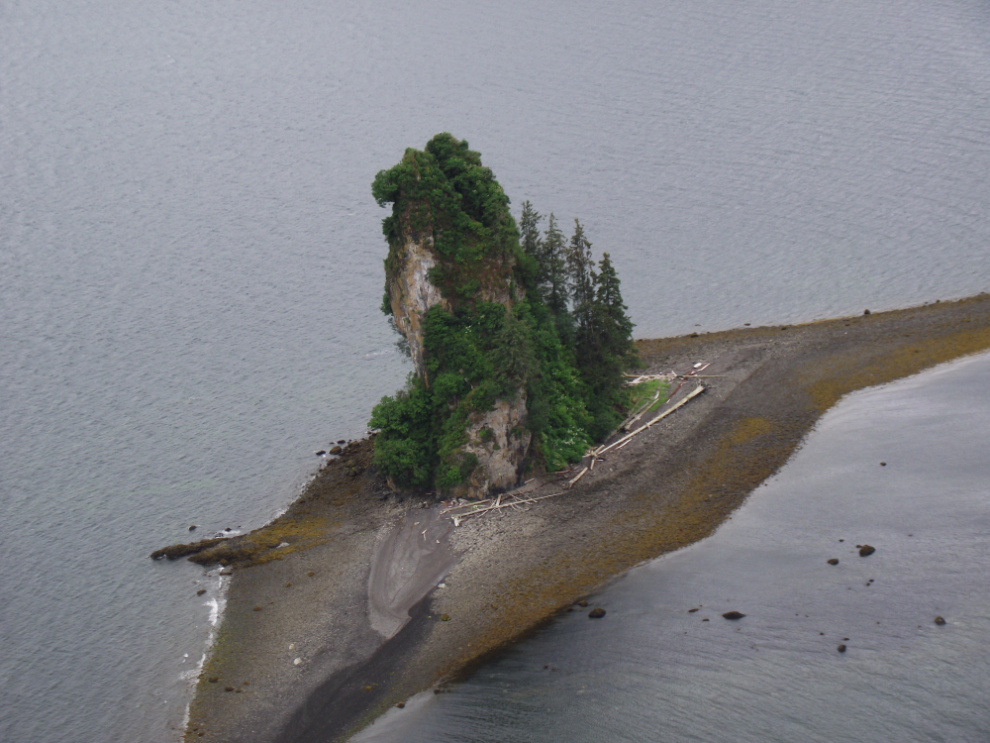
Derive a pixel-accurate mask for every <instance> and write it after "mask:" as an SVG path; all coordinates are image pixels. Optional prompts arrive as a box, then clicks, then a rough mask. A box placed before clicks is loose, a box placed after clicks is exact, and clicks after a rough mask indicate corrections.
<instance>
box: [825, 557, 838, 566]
mask: <svg viewBox="0 0 990 743" xmlns="http://www.w3.org/2000/svg"><path fill="white" fill-rule="evenodd" d="M827 562H828V564H829V565H838V564H839V558H838V557H833V558H832V559H831V560H828V561H827Z"/></svg>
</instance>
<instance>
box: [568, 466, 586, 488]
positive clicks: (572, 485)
mask: <svg viewBox="0 0 990 743" xmlns="http://www.w3.org/2000/svg"><path fill="white" fill-rule="evenodd" d="M589 469H590V468H589V467H585V468H584V469H583V470H581V471H580V472H578V474H577V477H575V478H574V479H573V480H569V481H568V482H567V485H565V486H564V487H567V488H572V487H574V483H576V482H577V481H578V480H580V479H581V478H582V477H584V476H585V474H586V473H587V472H588V470H589Z"/></svg>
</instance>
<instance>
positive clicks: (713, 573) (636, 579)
mask: <svg viewBox="0 0 990 743" xmlns="http://www.w3.org/2000/svg"><path fill="white" fill-rule="evenodd" d="M988 390H990V354H987V355H983V356H981V357H978V358H977V359H969V360H965V361H962V362H959V363H956V364H952V365H949V366H946V367H942V368H940V369H938V370H936V371H934V372H929V373H927V374H924V375H921V376H918V377H914V378H912V379H909V380H906V381H902V382H898V383H895V384H892V385H889V386H887V387H883V388H878V389H871V390H867V391H862V392H858V393H856V394H854V395H851V396H850V397H849V398H847V399H845V400H843V401H842V402H841V403H840V404H839V405H838V406H837V407H836V408H835V409H834V410H833V411H831V412H829V413H828V414H827V415H826V416H825V418H824V419H823V420H822V421H821V423H820V424H819V425H818V427H817V428H816V430H815V431H814V432H812V434H811V435H810V436H809V437H808V439H807V441H806V442H805V445H804V447H803V448H802V449H801V450H800V451H799V452H798V454H797V455H796V456H795V457H794V458H793V459H792V460H791V461H790V462H789V463H788V464H787V465H786V466H785V467H784V468H783V469H782V470H781V472H780V473H779V474H778V475H777V476H776V477H773V478H771V479H770V480H769V481H768V482H767V483H766V484H765V486H764V487H762V488H759V489H758V490H757V491H756V493H755V494H754V495H753V496H751V498H750V500H749V501H748V502H747V504H746V505H745V506H744V507H743V508H742V509H741V510H740V511H739V512H737V513H736V515H735V516H733V518H732V519H731V520H730V521H729V522H727V523H726V524H725V525H724V526H723V527H722V528H721V529H719V531H718V532H716V533H715V535H713V536H712V537H711V538H709V539H707V540H705V541H703V542H700V543H698V544H696V545H693V546H691V547H689V548H687V549H684V550H681V551H680V552H677V553H674V554H672V555H669V556H667V557H663V558H660V559H658V560H655V561H653V562H652V563H649V564H648V565H646V566H644V567H641V568H639V569H636V570H634V571H632V572H631V573H630V574H628V575H627V576H626V577H625V578H623V579H622V580H621V581H619V582H618V583H616V584H615V585H613V586H611V587H610V588H608V589H607V590H605V591H603V592H602V593H601V594H599V595H598V596H595V597H593V602H594V604H593V605H599V606H602V607H604V608H605V609H606V610H607V612H608V613H607V614H606V616H605V618H604V619H602V620H600V621H591V620H589V619H588V618H587V617H586V616H585V614H586V612H587V610H585V611H582V612H575V613H573V614H566V615H564V618H563V619H561V620H558V621H556V622H554V624H553V625H552V626H551V627H550V628H549V629H546V630H544V631H541V632H540V633H539V634H538V635H537V636H536V637H534V638H533V639H531V640H529V641H527V642H525V643H523V644H522V645H520V646H518V647H516V648H514V649H512V650H511V651H510V652H508V653H507V654H506V655H505V656H504V657H503V658H501V659H500V660H499V661H497V662H494V663H489V664H488V665H487V666H485V667H483V668H482V669H481V670H479V671H478V672H477V673H476V674H475V675H474V676H473V677H472V678H471V679H470V680H469V681H468V682H466V683H463V684H460V685H457V686H454V687H453V688H452V689H451V690H450V693H447V694H442V695H440V696H435V695H434V694H432V693H429V692H428V693H426V694H423V695H420V696H418V697H417V698H415V699H413V700H412V701H411V702H410V703H409V705H408V706H407V707H406V709H404V710H393V711H392V712H389V713H388V714H387V715H386V716H385V717H384V718H382V719H381V720H379V721H378V722H377V723H375V725H373V726H371V727H370V728H368V729H366V730H365V731H364V732H363V733H362V734H360V735H358V736H357V737H356V738H355V743H359V742H360V743H372V742H374V743H399V742H400V741H431V742H433V743H447V742H448V741H449V742H451V743H453V742H455V741H456V742H458V743H469V742H470V743H481V742H483V741H500V742H504V743H530V742H532V743H542V742H543V741H557V740H567V741H574V742H575V743H585V742H586V741H587V742H589V743H590V741H602V740H608V741H630V742H631V741H636V742H638V743H639V742H641V743H658V742H665V741H670V742H671V743H674V742H675V741H676V742H681V741H700V742H708V741H718V740H727V739H731V740H733V741H740V743H790V742H791V741H814V742H820V743H847V742H848V743H857V742H858V741H864V740H876V741H898V742H899V743H909V742H912V743H913V742H915V741H917V742H919V743H921V742H923V741H924V742H935V741H954V742H962V741H966V742H968V743H977V742H983V741H987V740H990V706H988V705H987V690H988V689H990V643H988V638H990V539H988V537H990V458H988V457H987V442H988V441H990V396H988V395H987V392H988ZM881 461H885V462H886V463H887V465H886V466H884V467H881V466H880V465H879V463H880V462H881ZM840 540H845V541H840ZM862 543H868V544H870V545H872V546H874V547H876V549H877V551H876V552H875V553H874V554H873V555H871V556H870V557H866V558H862V557H860V556H859V555H858V550H856V549H855V546H856V545H858V544H862ZM832 557H837V558H839V564H838V565H837V566H835V567H832V566H830V565H828V564H827V563H826V560H828V559H829V558H832ZM871 581H872V582H871ZM698 607H701V608H698ZM691 608H698V610H697V611H696V612H694V613H688V610H689V609H691ZM729 610H737V611H741V612H742V613H744V614H746V617H745V618H743V619H742V620H739V621H737V622H732V621H727V620H725V619H723V618H722V617H721V614H722V613H723V612H726V611H729ZM936 616H942V617H943V618H944V619H945V620H946V624H945V625H944V626H937V625H936V624H935V623H934V621H933V620H934V618H935V617H936ZM706 619H708V620H709V621H707V622H706V621H705V620H706ZM840 644H845V645H846V646H847V649H846V651H845V653H842V654H840V653H839V652H837V647H838V646H839V645H840ZM545 665H550V666H551V669H550V670H544V666H545Z"/></svg>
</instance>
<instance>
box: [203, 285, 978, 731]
mask: <svg viewBox="0 0 990 743" xmlns="http://www.w3.org/2000/svg"><path fill="white" fill-rule="evenodd" d="M638 345H639V350H640V356H641V359H642V360H643V361H644V363H645V364H646V367H647V368H646V369H644V371H645V372H647V373H663V372H667V371H670V370H671V369H673V370H675V371H678V372H680V373H685V372H687V371H689V370H691V369H692V368H693V366H694V364H695V363H697V362H705V363H709V362H710V363H711V365H710V366H709V367H707V368H705V369H704V371H703V372H702V373H701V374H700V376H701V377H703V383H704V384H705V386H706V388H707V389H706V391H705V393H704V394H702V395H700V396H698V397H697V398H696V399H694V400H692V401H691V402H690V403H689V404H687V405H685V406H684V407H683V408H681V409H679V410H678V411H677V412H675V413H674V414H672V415H670V416H669V417H668V418H665V419H664V420H663V421H662V422H660V423H658V424H657V425H655V426H653V427H652V428H651V429H650V430H649V431H647V432H644V433H642V434H640V435H639V436H637V437H635V438H634V439H632V441H631V442H630V443H629V445H627V446H626V447H624V448H623V449H622V450H621V451H612V452H609V453H608V454H606V455H605V459H604V460H603V461H600V462H599V463H598V464H597V465H596V467H595V469H594V470H593V471H591V472H588V473H587V474H586V475H585V476H584V477H583V478H582V479H581V480H580V481H579V482H578V484H577V485H576V486H575V487H574V488H573V489H572V490H570V491H568V492H566V493H565V494H564V495H561V496H558V497H553V498H548V499H545V500H542V501H539V502H535V503H531V504H528V505H525V506H523V507H521V508H518V509H501V510H498V511H494V512H491V513H488V514H485V515H481V516H476V517H474V518H471V519H468V520H465V521H463V522H462V523H461V524H460V525H459V526H457V527H453V525H452V523H450V522H448V523H446V524H445V523H444V519H442V518H438V511H439V507H438V506H437V505H436V504H435V503H432V502H426V501H424V500H423V499H422V498H418V499H408V498H407V499H399V498H396V497H395V496H392V495H390V494H389V493H388V492H387V491H386V490H385V489H384V486H383V484H382V483H381V482H380V479H379V478H376V477H375V475H374V472H373V471H372V470H370V469H368V463H369V458H370V453H371V452H370V450H371V446H370V442H360V443H358V444H355V445H352V446H351V447H348V449H347V450H345V452H344V454H343V455H342V456H341V457H340V458H339V459H338V460H337V461H334V462H332V463H330V464H328V466H327V467H325V468H324V469H323V470H322V471H321V472H320V473H319V474H318V475H317V477H316V478H314V480H313V482H312V483H311V485H310V486H309V488H308V489H307V490H306V491H305V492H304V494H303V496H302V497H301V498H300V500H299V501H298V502H297V503H296V504H294V505H293V506H292V508H290V509H289V511H288V512H287V513H286V514H285V515H284V516H282V517H280V519H278V520H276V521H275V522H273V524H271V525H269V526H268V527H266V528H265V529H262V530H259V531H258V532H256V533H254V534H252V535H248V537H246V538H245V539H244V540H243V542H242V543H241V545H242V546H241V548H239V549H234V548H235V547H237V545H235V544H231V545H224V546H225V547H229V548H230V549H228V551H227V552H226V553H224V554H226V557H225V558H224V559H225V560H226V561H227V563H228V564H227V566H226V568H225V569H227V570H233V577H232V580H231V585H230V590H229V594H228V601H227V609H226V613H225V615H224V619H223V622H222V625H221V629H220V632H219V633H218V638H217V642H216V645H215V647H214V650H213V652H212V654H211V657H210V659H209V660H208V661H207V663H206V666H205V668H204V671H203V675H202V678H201V680H200V682H199V684H198V687H197V691H196V696H195V699H194V700H193V703H192V707H191V720H190V724H189V728H188V729H187V731H186V739H187V740H190V741H191V740H209V741H279V742H280V743H281V742H285V743H289V742H290V741H292V742H295V741H300V742H301V741H333V740H345V739H346V738H347V737H348V735H350V734H352V733H353V732H355V731H356V730H358V729H360V728H361V727H363V726H364V725H366V724H368V723H370V722H371V721H372V720H374V719H375V717H377V716H378V715H379V714H381V713H382V712H383V711H384V710H386V709H387V708H389V707H390V706H392V705H395V704H397V703H400V702H402V701H403V700H404V699H406V698H408V697H409V696H411V695H413V694H415V693H417V692H419V691H422V690H424V689H427V688H430V687H433V686H436V685H438V684H439V686H437V689H438V691H442V688H443V683H444V682H446V681H450V680H456V679H457V678H458V677H459V676H461V675H463V674H466V673H470V671H471V670H472V669H473V668H474V667H476V666H477V664H478V663H480V662H482V661H483V660H484V659H485V658H486V657H488V656H489V655H490V654H492V653H493V652H497V651H498V649H499V648H501V647H504V646H505V645H506V644H507V643H510V642H513V641H515V640H517V639H519V638H520V637H523V636H525V635H526V634H527V633H528V632H531V631H532V630H533V629H534V628H536V627H538V626H540V625H541V624H542V623H544V622H545V621H546V620H547V619H549V618H550V617H552V616H554V615H555V614H556V613H557V612H560V611H566V610H567V609H568V608H570V607H571V606H572V605H573V603H574V602H575V601H576V600H578V599H580V598H581V597H583V596H585V595H588V594H589V593H591V592H592V591H594V590H595V589H597V588H599V587H601V586H602V585H604V584H605V583H607V582H608V581H609V580H611V579H613V578H615V577H616V576H618V575H620V574H622V573H623V572H624V571H626V570H627V569H628V568H630V567H632V566H634V565H636V564H638V563H640V562H642V561H644V560H648V559H651V558H654V557H656V556H658V555H660V554H663V553H665V552H669V551H671V550H675V549H678V548H680V547H683V546H685V545H687V544H690V543H692V542H695V541H697V540H699V539H702V538H704V537H705V536H707V535H709V534H711V533H712V532H713V531H714V529H715V528H716V527H717V526H718V525H719V524H720V523H721V522H722V521H724V520H725V518H727V517H728V516H729V515H730V514H731V513H732V511H733V510H735V509H736V508H737V507H738V506H739V505H740V504H741V503H742V502H743V501H744V500H745V498H746V496H747V495H748V494H749V493H750V492H751V491H752V490H753V489H754V488H755V487H757V486H758V485H759V484H760V483H761V482H762V481H763V480H764V479H766V478H767V477H768V476H770V475H771V474H773V473H774V472H776V471H777V470H778V469H779V468H780V467H781V466H782V465H783V464H784V462H786V460H787V459H788V457H789V456H790V455H791V454H792V453H793V452H794V450H795V449H796V448H797V447H798V446H799V445H800V442H801V440H802V438H803V437H804V435H805V434H806V433H807V432H808V431H809V430H810V429H811V428H812V427H813V426H814V424H815V422H816V421H817V420H818V419H819V418H820V416H821V415H822V413H824V412H825V411H826V410H827V409H828V408H830V407H831V406H832V405H833V404H835V402H836V401H837V400H838V399H839V398H840V397H842V395H844V394H846V393H848V392H851V391H854V390H857V389H861V388H863V387H869V386H873V385H878V384H883V383H886V382H889V381H893V380H895V379H899V378H902V377H905V376H909V375H911V374H914V373H917V372H919V371H922V370H924V369H926V368H930V367H932V366H934V365H936V364H938V363H941V362H944V361H948V360H951V359H954V358H958V357H960V356H964V355H967V354H971V353H976V352H979V351H983V350H987V349H990V296H987V295H980V296H979V297H974V298H971V299H968V300H963V301H960V302H952V303H948V302H946V303H939V304H933V305H928V306H925V307H919V308H912V309H908V310H900V311H896V312H888V313H877V314H872V315H868V316H858V317H850V318H840V319H836V320H829V321H823V322H817V323H811V324H807V325H800V326H776V327H767V328H742V329H737V330H732V331H726V332H721V333H711V334H703V335H700V336H696V337H693V336H685V337H680V338H671V339H662V340H652V341H642V342H640V343H639V344H638ZM576 472H577V470H575V472H573V473H572V474H571V476H573V474H576ZM560 485H561V483H560V478H557V477H548V478H543V479H541V480H540V481H538V482H537V483H536V484H535V485H533V484H531V485H530V486H529V488H530V492H529V493H527V495H528V496H531V497H538V496H539V495H541V493H546V494H549V493H554V492H559V491H560V489H561V488H560ZM417 522H419V523H417ZM448 524H449V525H448ZM286 544H287V545H288V546H282V547H280V546H279V545H286ZM376 558H377V562H376ZM441 579H442V580H443V583H442V586H441V587H436V588H433V585H435V584H436V583H437V582H438V581H440V580H441ZM431 589H432V590H431ZM407 607H409V609H408V612H406V608H407ZM405 613H408V614H409V615H410V616H409V618H408V619H406V618H405V616H404V614H405ZM403 621H405V624H402V622H403ZM393 633H394V634H393ZM290 646H291V647H290ZM297 659H298V661H299V662H298V663H296V661H297ZM211 678H215V679H216V681H210V679H211ZM245 682H247V683H246V684H245ZM228 688H232V689H234V691H227V689H228ZM237 689H240V691H236V690H237Z"/></svg>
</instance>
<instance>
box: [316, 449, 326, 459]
mask: <svg viewBox="0 0 990 743" xmlns="http://www.w3.org/2000/svg"><path fill="white" fill-rule="evenodd" d="M324 454H326V452H325V451H324V450H323V449H320V450H319V451H318V452H316V456H318V457H322V456H323V455H324Z"/></svg>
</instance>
